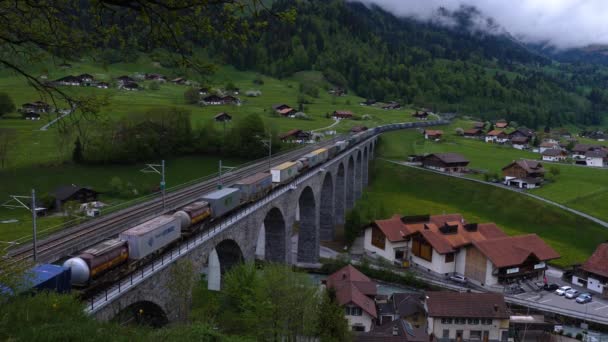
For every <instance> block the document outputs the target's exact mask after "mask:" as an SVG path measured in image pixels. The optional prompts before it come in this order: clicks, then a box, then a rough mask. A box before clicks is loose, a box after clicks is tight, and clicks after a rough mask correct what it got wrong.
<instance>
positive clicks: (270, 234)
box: [264, 207, 287, 263]
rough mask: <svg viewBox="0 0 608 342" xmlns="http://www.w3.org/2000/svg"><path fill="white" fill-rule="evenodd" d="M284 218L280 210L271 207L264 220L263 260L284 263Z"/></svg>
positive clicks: (285, 253)
mask: <svg viewBox="0 0 608 342" xmlns="http://www.w3.org/2000/svg"><path fill="white" fill-rule="evenodd" d="M286 231H287V227H286V224H285V217H284V216H283V213H282V212H281V210H280V209H279V208H277V207H272V209H270V210H269V211H268V213H266V217H265V218H264V259H265V260H266V261H271V262H283V263H284V262H285V261H286V257H287V246H286V241H287V240H286Z"/></svg>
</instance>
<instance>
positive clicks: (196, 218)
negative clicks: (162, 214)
mask: <svg viewBox="0 0 608 342" xmlns="http://www.w3.org/2000/svg"><path fill="white" fill-rule="evenodd" d="M173 216H175V217H177V218H178V219H179V221H180V224H181V227H182V232H192V230H193V226H194V225H196V224H197V223H201V222H203V221H205V220H207V219H208V218H210V217H211V206H210V205H209V203H208V202H206V201H196V202H193V203H190V204H188V205H187V206H185V207H183V208H181V209H180V210H178V211H176V212H175V214H173Z"/></svg>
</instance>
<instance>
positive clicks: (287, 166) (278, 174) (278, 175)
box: [270, 162, 298, 183]
mask: <svg viewBox="0 0 608 342" xmlns="http://www.w3.org/2000/svg"><path fill="white" fill-rule="evenodd" d="M270 174H272V182H273V183H283V182H286V181H288V180H290V179H292V178H294V177H295V176H296V175H297V174H298V164H297V163H295V162H285V163H283V164H281V165H278V166H275V167H273V168H272V169H270Z"/></svg>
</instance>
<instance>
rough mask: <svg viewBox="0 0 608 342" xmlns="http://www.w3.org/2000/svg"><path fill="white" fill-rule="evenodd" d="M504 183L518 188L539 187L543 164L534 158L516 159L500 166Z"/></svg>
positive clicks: (543, 171) (542, 178)
mask: <svg viewBox="0 0 608 342" xmlns="http://www.w3.org/2000/svg"><path fill="white" fill-rule="evenodd" d="M502 174H503V176H504V177H505V180H504V183H505V184H506V185H508V186H515V187H518V188H520V189H534V188H537V187H539V186H540V185H541V184H542V182H543V180H544V177H545V169H544V168H543V165H542V164H541V163H539V162H538V161H535V160H517V161H514V162H512V163H511V164H509V165H507V166H505V167H503V168H502Z"/></svg>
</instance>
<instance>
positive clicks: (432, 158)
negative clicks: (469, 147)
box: [422, 152, 469, 173]
mask: <svg viewBox="0 0 608 342" xmlns="http://www.w3.org/2000/svg"><path fill="white" fill-rule="evenodd" d="M467 165H469V161H468V160H467V159H466V158H465V157H464V156H463V155H461V154H458V153H451V152H449V153H432V154H429V155H426V156H424V157H423V158H422V167H424V168H427V169H431V170H437V171H441V172H449V173H463V172H466V171H467Z"/></svg>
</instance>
